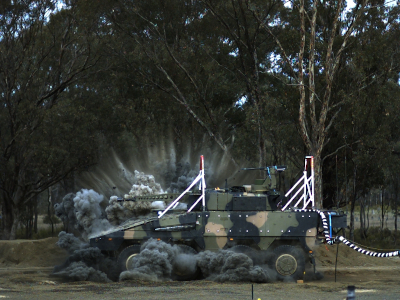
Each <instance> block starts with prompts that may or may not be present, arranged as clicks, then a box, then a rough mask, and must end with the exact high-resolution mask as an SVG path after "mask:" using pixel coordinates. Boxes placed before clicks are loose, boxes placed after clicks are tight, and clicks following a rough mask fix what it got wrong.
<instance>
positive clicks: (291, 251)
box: [273, 245, 305, 280]
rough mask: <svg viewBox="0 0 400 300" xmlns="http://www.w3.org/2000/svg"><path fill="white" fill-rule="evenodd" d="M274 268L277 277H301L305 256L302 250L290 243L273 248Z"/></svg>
mask: <svg viewBox="0 0 400 300" xmlns="http://www.w3.org/2000/svg"><path fill="white" fill-rule="evenodd" d="M274 253H275V255H276V256H275V258H274V259H275V260H274V264H273V266H274V268H275V270H276V272H277V273H278V279H280V280H285V279H286V280H287V279H289V278H290V279H294V280H298V279H302V278H303V276H304V270H305V258H304V254H303V251H302V250H301V249H299V248H297V247H294V246H290V245H282V246H279V247H277V248H275V250H274Z"/></svg>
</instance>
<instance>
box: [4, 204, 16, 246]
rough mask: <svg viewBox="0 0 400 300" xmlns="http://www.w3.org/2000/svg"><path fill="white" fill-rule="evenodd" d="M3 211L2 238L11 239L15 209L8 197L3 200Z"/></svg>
mask: <svg viewBox="0 0 400 300" xmlns="http://www.w3.org/2000/svg"><path fill="white" fill-rule="evenodd" d="M3 199H4V198H3ZM2 211H3V214H2V221H3V237H2V238H3V239H4V240H9V239H10V233H11V228H12V226H13V222H14V215H13V211H12V205H10V202H8V201H7V200H6V199H5V200H4V201H3V206H2Z"/></svg>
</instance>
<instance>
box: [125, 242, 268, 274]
mask: <svg viewBox="0 0 400 300" xmlns="http://www.w3.org/2000/svg"><path fill="white" fill-rule="evenodd" d="M198 271H201V273H202V275H203V276H204V278H206V279H208V280H212V281H217V282H228V281H229V282H242V281H250V282H272V281H275V280H276V273H275V272H274V271H272V270H271V269H269V268H268V267H267V266H266V265H254V264H253V260H252V259H251V258H250V257H249V256H247V255H246V254H243V253H235V252H233V251H228V250H220V251H218V252H211V251H204V252H200V253H198V254H194V253H188V252H187V251H185V248H181V247H179V246H177V245H169V244H167V243H164V242H162V241H157V240H154V239H151V240H149V241H148V242H146V243H145V244H143V246H142V247H141V252H140V254H138V255H137V256H136V257H135V260H134V261H133V262H132V264H131V266H130V268H129V270H128V271H125V272H122V273H121V275H120V280H121V281H122V280H133V279H140V280H148V281H166V280H167V281H168V280H174V279H177V274H194V275H196V273H197V272H198ZM178 279H179V278H178Z"/></svg>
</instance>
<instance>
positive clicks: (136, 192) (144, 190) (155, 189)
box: [129, 170, 164, 198]
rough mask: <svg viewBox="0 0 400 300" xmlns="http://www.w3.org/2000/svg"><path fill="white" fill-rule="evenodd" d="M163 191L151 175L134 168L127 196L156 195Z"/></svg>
mask: <svg viewBox="0 0 400 300" xmlns="http://www.w3.org/2000/svg"><path fill="white" fill-rule="evenodd" d="M162 193H164V191H163V189H162V188H161V185H160V184H159V183H157V182H156V180H155V178H154V176H153V175H146V174H144V173H143V172H139V171H136V170H135V177H134V181H133V185H132V188H131V190H130V191H129V197H132V198H133V197H135V196H146V195H158V194H162Z"/></svg>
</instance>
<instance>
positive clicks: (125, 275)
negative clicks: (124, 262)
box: [119, 239, 196, 281]
mask: <svg viewBox="0 0 400 300" xmlns="http://www.w3.org/2000/svg"><path fill="white" fill-rule="evenodd" d="M174 264H182V265H187V267H189V268H191V269H192V270H195V268H196V258H195V256H194V255H188V254H185V253H183V251H182V249H180V247H179V246H177V245H169V244H167V243H164V242H162V241H157V240H154V239H150V240H149V241H148V242H146V243H144V244H143V246H142V247H141V251H140V254H139V255H137V256H136V257H135V260H134V262H133V263H132V265H131V267H130V270H129V271H125V272H122V273H121V275H120V277H119V279H120V280H132V279H141V280H148V281H163V280H172V275H173V274H172V270H173V268H174Z"/></svg>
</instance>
